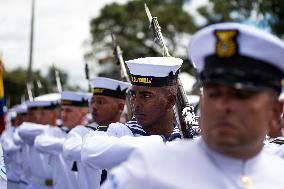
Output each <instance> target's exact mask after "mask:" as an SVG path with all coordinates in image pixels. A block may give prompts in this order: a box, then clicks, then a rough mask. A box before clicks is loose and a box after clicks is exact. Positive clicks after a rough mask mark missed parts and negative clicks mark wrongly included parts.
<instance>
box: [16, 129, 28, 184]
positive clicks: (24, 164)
mask: <svg viewBox="0 0 284 189" xmlns="http://www.w3.org/2000/svg"><path fill="white" fill-rule="evenodd" d="M12 138H13V141H14V143H15V144H16V145H19V146H20V148H21V149H20V151H19V153H17V156H18V157H17V162H18V164H20V165H21V174H20V178H19V182H20V188H21V189H26V188H27V186H28V184H29V183H30V182H31V181H30V178H31V172H30V154H29V145H27V144H25V143H24V141H23V140H22V138H21V137H20V136H19V129H18V128H15V130H14V132H13V136H12Z"/></svg>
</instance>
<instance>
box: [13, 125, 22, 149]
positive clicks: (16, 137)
mask: <svg viewBox="0 0 284 189" xmlns="http://www.w3.org/2000/svg"><path fill="white" fill-rule="evenodd" d="M13 141H14V143H15V144H16V145H23V144H24V141H23V140H22V138H21V137H20V136H19V131H18V128H16V129H15V130H14V132H13Z"/></svg>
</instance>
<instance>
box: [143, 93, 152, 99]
mask: <svg viewBox="0 0 284 189" xmlns="http://www.w3.org/2000/svg"><path fill="white" fill-rule="evenodd" d="M151 97H152V95H151V94H149V93H144V94H143V98H151Z"/></svg>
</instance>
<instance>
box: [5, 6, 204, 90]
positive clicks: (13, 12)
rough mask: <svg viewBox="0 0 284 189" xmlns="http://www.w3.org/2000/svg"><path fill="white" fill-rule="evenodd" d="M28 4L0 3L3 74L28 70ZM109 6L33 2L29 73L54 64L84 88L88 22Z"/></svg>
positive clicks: (29, 10) (73, 83)
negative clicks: (32, 46) (20, 69)
mask: <svg viewBox="0 0 284 189" xmlns="http://www.w3.org/2000/svg"><path fill="white" fill-rule="evenodd" d="M126 1H127V0H115V2H117V3H125V2H126ZM31 2H32V0H0V53H1V54H0V55H1V56H2V59H3V61H4V66H5V68H6V69H7V70H11V69H14V68H16V67H19V66H21V67H22V68H27V67H28V61H29V57H28V56H29V40H30V39H29V38H30V18H31ZM111 2H114V0H35V3H36V5H35V6H36V8H35V23H34V48H33V65H32V69H33V70H41V72H42V73H43V74H46V71H47V69H48V67H49V66H50V65H53V64H54V65H55V66H56V67H58V68H59V69H61V70H64V71H65V72H66V73H68V75H69V84H70V85H73V86H75V85H79V86H80V87H82V88H87V81H86V80H85V73H84V59H83V55H84V53H85V52H86V51H87V48H86V46H84V45H83V44H84V42H85V41H87V40H89V39H90V32H89V29H90V27H89V22H90V20H91V19H92V18H94V17H96V16H98V15H99V11H100V9H101V8H102V7H104V6H105V5H106V4H108V3H111ZM206 2H207V0H193V1H192V2H191V3H190V4H189V5H187V6H186V7H185V8H186V9H187V10H188V11H190V12H191V13H193V14H196V12H195V9H196V7H198V6H200V5H202V4H204V3H206ZM200 21H201V22H202V19H201V20H200Z"/></svg>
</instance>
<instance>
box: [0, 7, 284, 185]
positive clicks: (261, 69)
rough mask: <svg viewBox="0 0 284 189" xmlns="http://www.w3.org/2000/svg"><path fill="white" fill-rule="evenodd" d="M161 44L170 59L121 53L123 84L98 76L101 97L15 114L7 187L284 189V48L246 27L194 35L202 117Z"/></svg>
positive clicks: (75, 95) (53, 101)
mask: <svg viewBox="0 0 284 189" xmlns="http://www.w3.org/2000/svg"><path fill="white" fill-rule="evenodd" d="M147 14H148V17H149V20H150V22H152V21H153V20H154V18H151V15H150V13H149V12H148V13H147ZM154 21H155V20H154ZM155 24H156V25H155ZM154 27H156V29H157V28H158V29H159V27H158V26H157V22H154ZM154 29H155V28H154ZM156 37H157V38H158V39H159V40H160V45H161V46H162V50H163V57H143V58H141V57H137V59H133V60H128V61H125V62H124V61H123V59H122V55H121V54H120V52H119V50H120V49H119V48H117V46H116V53H117V56H119V57H118V60H119V61H120V64H122V66H126V68H127V70H128V73H127V72H126V71H125V70H126V69H125V67H124V68H122V69H123V70H124V74H127V75H124V77H125V78H128V79H124V80H125V81H118V80H115V79H111V78H105V77H93V78H91V79H90V85H91V88H92V93H85V92H71V91H62V92H60V93H52V94H46V95H42V96H38V97H36V98H35V99H34V100H33V101H26V102H24V103H22V104H20V105H17V106H14V107H13V108H11V109H10V110H9V111H8V125H7V127H6V129H5V131H4V132H3V134H2V136H1V143H2V147H3V153H4V161H5V165H6V172H7V186H8V189H98V188H102V189H120V188H121V189H136V188H137V189H140V188H141V189H150V188H151V189H152V188H153V189H157V188H163V189H164V188H165V189H189V188H193V189H196V188H202V189H204V188H208V189H220V188H230V189H240V188H250V189H256V188H257V189H267V188H273V189H276V188H284V179H283V178H282V176H283V175H284V160H283V158H284V145H282V144H284V136H283V134H282V128H283V107H284V106H283V102H282V101H283V96H282V95H280V94H281V92H282V87H283V86H282V85H283V79H284V62H283V60H284V42H283V41H281V39H278V38H276V37H275V36H273V35H271V34H269V33H267V32H265V31H262V30H260V29H256V28H254V27H252V26H247V25H243V24H239V23H219V24H214V25H210V26H207V27H205V28H203V29H201V30H200V31H198V32H197V33H196V34H194V35H193V37H192V40H191V42H190V43H189V46H188V56H189V59H190V60H191V61H192V63H193V64H194V66H195V68H196V70H197V73H198V79H199V80H200V82H201V85H202V87H201V91H202V92H201V96H200V101H199V103H198V107H199V109H198V111H196V110H195V108H194V107H193V106H192V105H191V104H189V103H188V99H186V95H185V94H184V92H183V88H182V85H181V82H180V79H179V73H180V69H181V66H182V64H183V60H182V59H180V58H176V57H171V56H170V55H169V53H168V52H167V48H166V47H165V46H164V43H163V37H162V35H161V33H160V31H158V33H157V36H156ZM128 80H129V82H127V81H128ZM125 112H127V113H128V114H127V115H131V117H130V119H128V118H127V116H125ZM90 115H92V119H91V120H92V121H90V118H89V116H90ZM125 120H126V121H125Z"/></svg>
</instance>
